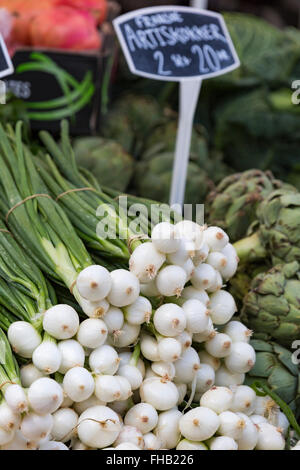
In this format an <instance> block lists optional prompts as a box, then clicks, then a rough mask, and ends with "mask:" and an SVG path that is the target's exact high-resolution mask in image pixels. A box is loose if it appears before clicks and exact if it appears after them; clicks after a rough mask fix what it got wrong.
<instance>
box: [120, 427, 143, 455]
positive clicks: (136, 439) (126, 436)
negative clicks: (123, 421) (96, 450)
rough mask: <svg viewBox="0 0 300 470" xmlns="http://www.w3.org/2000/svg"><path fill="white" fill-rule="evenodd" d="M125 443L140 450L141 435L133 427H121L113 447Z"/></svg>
mask: <svg viewBox="0 0 300 470" xmlns="http://www.w3.org/2000/svg"><path fill="white" fill-rule="evenodd" d="M125 442H129V443H130V444H133V445H134V446H136V447H137V448H138V449H140V450H141V449H143V448H144V438H143V434H142V433H141V431H139V430H138V429H137V428H135V427H133V426H128V425H125V426H123V427H122V429H121V432H120V434H119V435H118V437H117V439H116V441H115V442H114V447H117V446H119V445H120V444H123V443H125Z"/></svg>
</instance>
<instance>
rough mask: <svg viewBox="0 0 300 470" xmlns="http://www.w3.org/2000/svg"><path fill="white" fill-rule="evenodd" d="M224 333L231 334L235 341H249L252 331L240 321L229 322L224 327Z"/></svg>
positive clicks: (232, 339)
mask: <svg viewBox="0 0 300 470" xmlns="http://www.w3.org/2000/svg"><path fill="white" fill-rule="evenodd" d="M223 333H225V334H226V335H228V336H230V338H231V341H232V342H233V343H239V342H244V343H249V341H250V338H251V336H252V331H251V330H249V329H248V328H247V327H246V326H245V325H243V323H241V322H239V321H231V322H229V323H228V324H227V325H226V326H225V328H223Z"/></svg>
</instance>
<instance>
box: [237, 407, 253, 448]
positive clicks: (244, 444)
mask: <svg viewBox="0 0 300 470" xmlns="http://www.w3.org/2000/svg"><path fill="white" fill-rule="evenodd" d="M237 415H238V416H239V417H240V418H242V419H243V420H244V421H245V426H244V429H243V432H242V435H241V437H240V439H238V440H237V443H238V446H239V450H253V449H254V448H255V446H256V444H257V439H258V431H257V427H256V426H255V424H254V423H252V421H251V419H250V418H248V416H247V415H245V414H244V413H237Z"/></svg>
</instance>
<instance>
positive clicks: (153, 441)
mask: <svg viewBox="0 0 300 470" xmlns="http://www.w3.org/2000/svg"><path fill="white" fill-rule="evenodd" d="M161 448H162V442H161V440H160V439H159V437H157V436H155V434H153V433H152V432H148V433H147V434H144V450H159V449H161Z"/></svg>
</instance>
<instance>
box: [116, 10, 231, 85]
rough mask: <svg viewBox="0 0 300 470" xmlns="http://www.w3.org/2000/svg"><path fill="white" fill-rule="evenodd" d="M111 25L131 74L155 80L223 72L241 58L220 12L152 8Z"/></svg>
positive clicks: (208, 76) (119, 19)
mask: <svg viewBox="0 0 300 470" xmlns="http://www.w3.org/2000/svg"><path fill="white" fill-rule="evenodd" d="M114 26H115V29H116V32H117V35H118V38H119V41H120V43H121V46H122V49H123V51H124V54H125V56H126V59H127V62H128V65H129V67H130V70H131V72H132V73H134V74H136V75H141V76H144V77H148V78H153V79H157V80H168V81H184V80H191V79H193V80H197V79H200V80H201V79H205V78H210V77H216V76H218V75H222V74H225V73H227V72H230V71H231V70H234V69H236V68H237V67H239V65H240V62H239V59H238V56H237V54H236V51H235V48H234V45H233V43H232V41H231V38H230V36H229V33H228V30H227V27H226V24H225V22H224V20H223V18H222V16H221V15H219V14H218V13H214V12H210V11H206V10H198V9H195V8H188V7H177V6H174V7H153V8H152V7H150V8H143V9H141V10H137V11H135V12H132V13H128V14H125V15H122V16H120V17H118V18H117V19H116V20H115V21H114Z"/></svg>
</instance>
